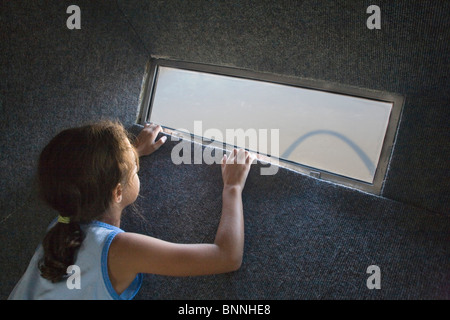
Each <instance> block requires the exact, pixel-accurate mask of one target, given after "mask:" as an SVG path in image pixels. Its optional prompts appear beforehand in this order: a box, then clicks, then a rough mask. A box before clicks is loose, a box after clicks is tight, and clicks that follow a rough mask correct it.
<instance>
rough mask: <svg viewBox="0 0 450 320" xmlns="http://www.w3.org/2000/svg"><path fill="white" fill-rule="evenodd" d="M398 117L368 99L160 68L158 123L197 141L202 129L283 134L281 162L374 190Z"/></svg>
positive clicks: (155, 118)
mask: <svg viewBox="0 0 450 320" xmlns="http://www.w3.org/2000/svg"><path fill="white" fill-rule="evenodd" d="M391 109H392V103H387V102H381V101H376V100H370V99H365V98H358V97H352V96H347V95H341V94H334V93H329V92H325V91H318V90H311V89H304V88H299V87H294V86H288V85H280V84H274V83H269V82H264V81H256V80H248V79H242V78H236V77H230V76H223V75H216V74H210V73H203V72H196V71H188V70H182V69H176V68H169V67H159V72H158V75H157V86H156V92H155V93H154V100H153V105H152V111H151V119H150V121H152V122H155V123H159V124H161V125H163V126H167V127H170V128H173V129H180V128H183V129H186V130H188V131H189V132H191V133H194V121H202V128H203V132H205V131H207V129H210V128H215V129H218V130H220V131H221V132H223V134H224V137H225V132H226V129H238V128H242V129H244V130H247V129H255V130H260V129H267V130H268V132H270V130H271V129H279V156H280V158H282V159H286V160H290V161H293V162H296V163H299V164H303V165H306V166H310V167H313V168H317V169H320V170H325V171H328V172H331V173H335V174H338V175H342V176H346V177H349V178H353V179H357V180H360V181H364V182H368V183H372V182H373V178H374V175H375V170H376V168H377V165H378V161H379V157H380V153H381V149H382V145H383V141H384V136H385V133H386V129H387V125H388V121H389V116H390V113H391ZM208 138H211V137H208ZM269 140H270V135H269ZM223 142H225V141H223ZM240 147H245V146H240ZM270 150H271V147H270V146H269V147H268V151H269V152H270ZM254 151H261V150H254Z"/></svg>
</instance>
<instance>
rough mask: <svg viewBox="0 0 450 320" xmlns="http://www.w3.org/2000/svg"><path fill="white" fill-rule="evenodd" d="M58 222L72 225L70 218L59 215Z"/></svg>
mask: <svg viewBox="0 0 450 320" xmlns="http://www.w3.org/2000/svg"><path fill="white" fill-rule="evenodd" d="M58 222H61V223H65V224H68V223H70V217H63V216H61V215H59V216H58Z"/></svg>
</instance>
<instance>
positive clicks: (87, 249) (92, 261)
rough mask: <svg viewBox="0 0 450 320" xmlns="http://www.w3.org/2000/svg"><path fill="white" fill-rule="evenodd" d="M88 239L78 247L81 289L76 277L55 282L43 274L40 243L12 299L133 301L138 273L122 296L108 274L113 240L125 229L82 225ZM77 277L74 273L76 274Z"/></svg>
mask: <svg viewBox="0 0 450 320" xmlns="http://www.w3.org/2000/svg"><path fill="white" fill-rule="evenodd" d="M81 228H82V230H83V232H84V235H85V238H84V240H83V242H82V244H81V246H80V248H79V249H78V253H77V257H76V261H75V265H76V266H77V267H79V269H78V268H77V270H79V271H80V273H79V278H78V280H79V282H78V283H79V288H78V286H76V285H75V284H76V283H77V281H76V280H74V277H72V278H71V275H70V274H68V276H69V277H68V278H64V279H63V280H61V281H59V282H57V283H52V282H51V281H49V280H47V279H44V278H43V277H42V276H41V275H40V271H39V268H38V263H39V261H40V260H41V259H42V257H43V248H42V245H39V247H38V248H37V250H36V252H35V254H34V255H33V257H32V259H31V261H30V264H29V265H28V268H27V270H26V271H25V274H24V275H23V276H22V278H21V279H20V280H19V282H18V283H17V284H16V286H15V288H14V290H13V291H12V292H11V294H10V296H9V298H8V299H10V300H38V299H48V300H66V299H67V300H68V299H75V300H131V299H133V298H134V296H135V295H136V294H137V292H138V291H139V289H140V287H141V284H142V274H138V275H137V276H136V278H135V279H134V280H133V282H132V283H131V284H130V286H129V287H128V288H127V289H126V290H124V292H122V293H121V294H120V295H119V294H117V292H116V291H115V290H114V288H113V286H112V284H111V281H110V279H109V274H108V264H107V262H108V251H109V246H110V245H111V242H112V240H113V239H114V237H115V236H116V235H117V234H118V233H121V232H123V230H122V229H120V228H117V227H115V226H112V225H109V224H107V223H104V222H100V221H94V222H92V223H89V224H86V225H82V226H81ZM73 275H74V276H75V274H73Z"/></svg>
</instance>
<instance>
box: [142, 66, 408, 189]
mask: <svg viewBox="0 0 450 320" xmlns="http://www.w3.org/2000/svg"><path fill="white" fill-rule="evenodd" d="M159 67H170V68H176V69H183V70H189V71H196V72H204V73H210V74H216V75H222V76H231V77H236V78H241V79H247V80H257V81H263V82H269V83H274V84H281V85H287V86H293V87H298V88H304V89H312V90H319V91H322V92H329V93H335V94H341V95H347V96H353V97H358V98H366V99H371V100H376V101H381V102H388V103H392V110H391V114H390V117H389V121H388V126H387V129H386V134H385V137H384V141H383V147H382V149H381V153H380V158H379V161H378V165H377V168H376V171H375V175H374V180H373V183H367V182H363V181H360V180H356V179H353V178H349V177H346V176H342V175H338V174H335V173H332V172H328V171H325V170H320V169H317V168H313V167H309V166H306V165H303V164H300V163H296V162H293V161H289V160H285V159H282V158H278V159H277V160H278V161H277V162H278V165H279V166H280V167H286V168H288V169H291V170H294V171H297V172H300V173H303V174H307V175H310V176H312V177H315V178H317V179H321V180H324V181H329V182H332V183H336V184H340V185H344V186H347V187H351V188H354V189H358V190H362V191H364V192H368V193H372V194H376V195H380V194H381V192H382V188H383V185H384V181H385V178H386V173H387V170H388V166H389V162H390V159H391V156H392V152H393V146H394V144H395V139H396V135H397V130H398V126H399V122H400V117H401V113H402V109H403V105H404V101H405V98H404V97H403V96H402V95H399V94H395V93H391V92H384V91H377V90H371V89H365V88H359V87H352V86H347V85H342V84H337V83H330V82H326V81H321V80H312V79H302V78H295V77H290V76H285V75H278V74H271V73H263V72H255V71H251V70H246V69H240V68H236V67H229V66H217V65H210V64H202V63H193V62H185V61H177V60H169V59H159V58H155V59H151V60H150V61H149V62H148V63H147V67H146V72H145V76H144V81H143V85H142V90H141V96H140V99H139V100H140V104H139V113H138V117H137V121H136V122H137V124H140V125H143V124H144V123H145V122H147V121H149V119H150V117H151V112H152V105H153V99H154V96H155V95H154V93H155V91H156V87H157V79H158V69H159ZM162 126H163V125H162ZM163 127H164V126H163ZM164 129H165V131H166V132H169V133H171V134H174V135H177V136H178V137H186V136H185V134H184V133H181V132H174V131H173V130H174V128H168V127H164ZM188 138H190V139H191V140H194V141H196V142H199V143H202V144H209V145H212V146H214V147H219V148H223V146H225V145H226V144H225V143H222V142H220V143H219V144H214V142H213V143H211V142H210V140H209V139H208V140H207V141H208V143H205V141H204V140H203V139H202V137H195V136H193V135H190V137H188ZM233 147H234V146H226V148H227V149H231V148H233ZM269 161H270V157H269Z"/></svg>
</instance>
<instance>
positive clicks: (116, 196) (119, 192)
mask: <svg viewBox="0 0 450 320" xmlns="http://www.w3.org/2000/svg"><path fill="white" fill-rule="evenodd" d="M122 198H123V189H122V185H121V184H120V183H118V184H117V186H116V187H115V188H114V190H113V201H114V202H115V203H121V202H122Z"/></svg>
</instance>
